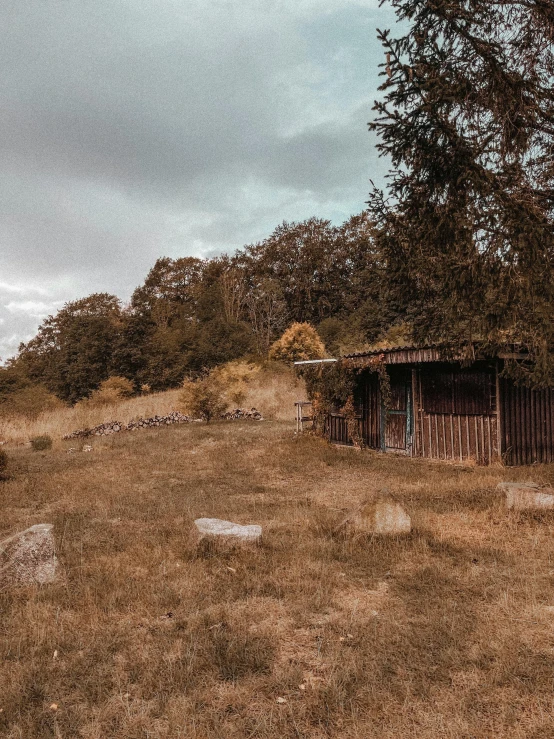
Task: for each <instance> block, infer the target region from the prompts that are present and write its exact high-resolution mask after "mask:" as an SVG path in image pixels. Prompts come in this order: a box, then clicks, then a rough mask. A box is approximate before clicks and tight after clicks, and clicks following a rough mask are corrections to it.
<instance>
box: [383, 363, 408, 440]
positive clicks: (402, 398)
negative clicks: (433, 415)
mask: <svg viewBox="0 0 554 739" xmlns="http://www.w3.org/2000/svg"><path fill="white" fill-rule="evenodd" d="M390 391H391V392H390V403H389V407H388V408H385V407H384V406H383V408H382V411H381V413H382V416H381V417H382V435H381V438H382V445H381V448H382V449H383V451H385V452H396V453H400V454H408V453H409V452H410V451H411V443H412V419H411V416H412V381H411V372H410V371H409V370H408V371H407V370H405V369H400V368H398V369H397V368H396V367H395V368H394V369H392V368H391V372H390Z"/></svg>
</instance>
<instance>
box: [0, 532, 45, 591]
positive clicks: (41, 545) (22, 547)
mask: <svg viewBox="0 0 554 739" xmlns="http://www.w3.org/2000/svg"><path fill="white" fill-rule="evenodd" d="M56 568H57V558H56V552H55V547H54V534H53V526H52V524H50V523H41V524H37V525H36V526H31V528H29V529H26V530H25V531H22V532H21V533H19V534H14V536H10V537H9V538H8V539H4V541H2V542H0V583H1V584H2V585H32V584H35V583H38V584H40V585H44V584H46V583H50V582H53V581H54V580H55V578H56Z"/></svg>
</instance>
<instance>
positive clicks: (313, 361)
mask: <svg viewBox="0 0 554 739" xmlns="http://www.w3.org/2000/svg"><path fill="white" fill-rule="evenodd" d="M338 361H339V360H338V359H303V360H302V361H301V362H294V364H325V362H338Z"/></svg>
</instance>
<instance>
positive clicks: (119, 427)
mask: <svg viewBox="0 0 554 739" xmlns="http://www.w3.org/2000/svg"><path fill="white" fill-rule="evenodd" d="M195 420H196V419H194V418H191V417H190V416H185V415H184V414H183V413H179V411H172V412H171V413H168V414H167V416H152V418H137V419H136V420H134V421H131V422H130V423H128V424H127V425H125V424H123V423H121V421H108V422H107V423H101V424H99V425H98V426H93V427H92V428H90V429H79V430H78V431H74V432H73V433H71V434H66V435H65V436H64V437H63V438H64V439H79V438H81V439H82V438H86V437H87V436H109V435H110V434H118V433H119V432H120V431H136V430H137V429H142V428H152V427H154V426H170V425H171V424H174V423H190V422H191V421H195Z"/></svg>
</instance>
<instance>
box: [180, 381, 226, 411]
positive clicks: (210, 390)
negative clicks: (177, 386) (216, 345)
mask: <svg viewBox="0 0 554 739" xmlns="http://www.w3.org/2000/svg"><path fill="white" fill-rule="evenodd" d="M179 405H180V406H181V408H182V410H183V411H184V412H185V413H187V414H189V415H191V416H194V417H196V418H203V419H204V420H205V421H207V422H209V421H211V419H212V418H214V417H216V418H217V416H220V415H221V414H222V413H223V412H224V411H225V410H226V409H227V406H228V401H227V398H226V396H225V392H224V388H223V385H222V383H221V382H220V381H219V379H218V378H217V376H216V375H215V374H210V375H206V376H204V377H201V378H200V379H199V380H185V382H184V383H183V389H182V391H181V393H180V395H179Z"/></svg>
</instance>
